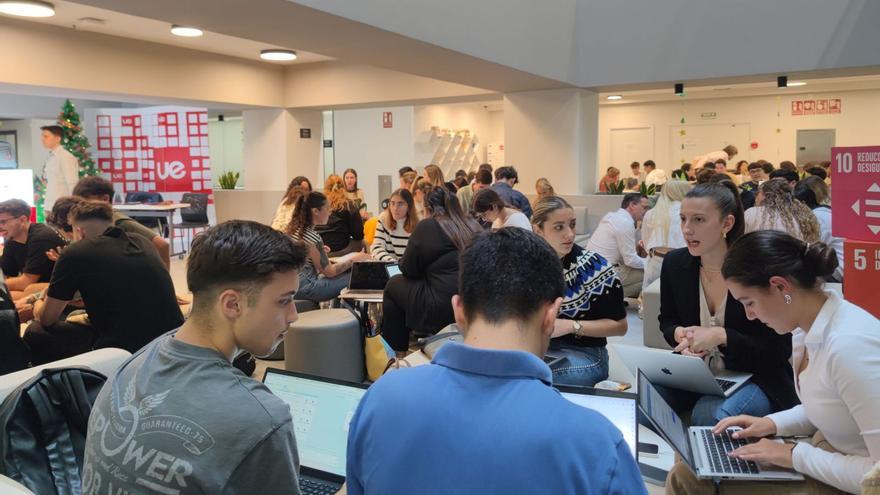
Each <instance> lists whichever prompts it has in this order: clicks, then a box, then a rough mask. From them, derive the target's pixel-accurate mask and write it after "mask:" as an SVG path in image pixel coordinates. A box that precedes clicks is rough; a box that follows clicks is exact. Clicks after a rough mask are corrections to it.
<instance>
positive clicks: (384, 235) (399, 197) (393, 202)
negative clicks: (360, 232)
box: [370, 189, 419, 261]
mask: <svg viewBox="0 0 880 495" xmlns="http://www.w3.org/2000/svg"><path fill="white" fill-rule="evenodd" d="M417 223H419V218H418V216H416V207H415V203H414V202H413V197H412V194H411V193H410V192H409V191H407V190H406V189H398V190H396V191H394V192H393V193H391V197H390V198H388V208H386V209H385V211H383V212H382V214H381V215H379V221H378V222H377V223H376V236H375V238H374V239H373V244H372V245H371V246H370V254H372V255H373V259H376V260H379V261H397V260H399V259H400V258H401V257H403V253H404V252H406V246H407V244H409V237H410V235H412V233H413V230H415V228H416V224H417Z"/></svg>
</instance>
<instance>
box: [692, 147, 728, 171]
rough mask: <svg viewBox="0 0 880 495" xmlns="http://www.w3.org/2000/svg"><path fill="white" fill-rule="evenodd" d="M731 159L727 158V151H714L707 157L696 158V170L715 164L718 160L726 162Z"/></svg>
mask: <svg viewBox="0 0 880 495" xmlns="http://www.w3.org/2000/svg"><path fill="white" fill-rule="evenodd" d="M729 159H730V157H729V156H727V152H726V151H722V150H718V151H712V152H710V153H706V154H705V155H702V156H698V157H696V158H694V168H700V167H702V166H703V165H705V164H707V163H712V164H714V163H715V162H716V161H718V160H724V161H725V162H726V161H727V160H729ZM713 168H714V167H713Z"/></svg>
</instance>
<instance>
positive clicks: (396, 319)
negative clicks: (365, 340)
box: [382, 287, 409, 352]
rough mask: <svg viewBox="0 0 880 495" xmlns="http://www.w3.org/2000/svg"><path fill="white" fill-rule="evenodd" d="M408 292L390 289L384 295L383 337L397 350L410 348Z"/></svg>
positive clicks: (402, 350)
mask: <svg viewBox="0 0 880 495" xmlns="http://www.w3.org/2000/svg"><path fill="white" fill-rule="evenodd" d="M405 296H406V294H400V291H395V290H388V288H387V287H386V290H385V294H384V295H383V296H382V337H383V338H384V339H385V342H388V345H390V346H391V348H392V349H394V350H395V351H397V352H406V351H407V350H408V349H409V328H407V327H406V310H405V309H404V305H405V299H403V298H405Z"/></svg>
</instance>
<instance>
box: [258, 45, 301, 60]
mask: <svg viewBox="0 0 880 495" xmlns="http://www.w3.org/2000/svg"><path fill="white" fill-rule="evenodd" d="M260 58H261V59H263V60H271V61H273V62H288V61H290V60H296V52H295V51H293V50H282V49H280V48H270V49H268V50H262V51H260Z"/></svg>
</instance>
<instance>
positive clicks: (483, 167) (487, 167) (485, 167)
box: [477, 163, 492, 174]
mask: <svg viewBox="0 0 880 495" xmlns="http://www.w3.org/2000/svg"><path fill="white" fill-rule="evenodd" d="M480 170H488V171H489V173H490V174H491V173H492V165H489V164H488V163H481V164H480V166H479V167H477V171H480Z"/></svg>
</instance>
